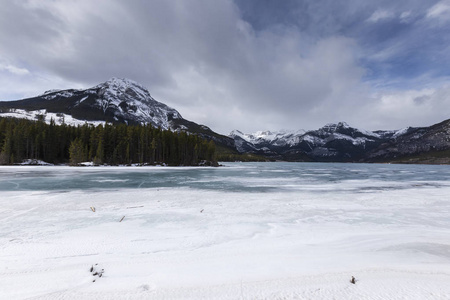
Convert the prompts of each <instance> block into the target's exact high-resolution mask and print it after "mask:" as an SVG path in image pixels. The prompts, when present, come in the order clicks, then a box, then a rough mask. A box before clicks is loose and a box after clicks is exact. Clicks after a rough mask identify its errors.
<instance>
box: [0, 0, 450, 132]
mask: <svg viewBox="0 0 450 300" xmlns="http://www.w3.org/2000/svg"><path fill="white" fill-rule="evenodd" d="M111 77H119V78H129V79H132V80H134V81H136V82H138V83H140V84H142V85H143V86H145V87H147V88H148V90H149V91H150V94H151V95H152V96H153V97H154V98H155V99H156V100H158V101H160V102H163V103H165V104H167V105H169V106H171V107H173V108H175V109H177V110H178V111H179V112H180V113H181V115H182V116H183V117H184V118H186V119H188V120H191V121H194V122H196V123H201V124H205V125H207V126H209V127H210V128H211V129H213V130H214V131H216V132H219V133H222V134H228V133H229V132H230V131H231V130H233V129H239V130H241V131H242V132H245V133H250V132H254V131H257V130H273V131H275V130H281V129H287V130H298V129H306V130H307V129H316V128H319V127H321V126H323V125H325V124H327V123H335V122H339V121H345V122H347V123H348V124H350V125H352V126H355V127H358V128H363V129H367V130H378V129H382V130H388V129H401V128H404V127H407V126H429V125H432V124H435V123H438V122H440V121H443V120H446V119H448V118H450V0H427V1H423V0H397V1H392V0H386V1H385V0H374V1H361V0H346V1H342V0H214V1H207V0H127V1H126V0H97V1H91V0H0V101H5V100H18V99H23V98H27V97H31V96H36V95H38V94H41V93H43V92H44V91H46V90H50V89H69V88H78V89H83V88H89V87H92V86H95V85H97V84H99V83H102V82H105V81H107V80H108V79H110V78H111Z"/></svg>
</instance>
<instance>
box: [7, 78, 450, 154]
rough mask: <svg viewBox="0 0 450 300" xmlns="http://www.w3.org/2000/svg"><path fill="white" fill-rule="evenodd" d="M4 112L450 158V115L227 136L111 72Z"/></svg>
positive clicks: (245, 150) (256, 147)
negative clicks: (431, 120) (377, 125)
mask: <svg viewBox="0 0 450 300" xmlns="http://www.w3.org/2000/svg"><path fill="white" fill-rule="evenodd" d="M0 117H14V118H27V119H42V120H45V121H46V122H50V120H53V121H54V122H55V123H57V124H61V123H66V124H70V125H80V124H84V123H86V122H87V123H91V124H94V125H97V124H101V123H105V122H110V123H125V124H129V125H137V124H151V125H152V126H155V127H160V128H162V129H165V130H171V131H186V132H189V133H191V134H198V135H200V136H201V137H203V138H206V139H208V140H213V141H214V142H215V143H216V144H217V145H218V146H219V148H221V149H222V151H225V152H227V153H232V154H236V155H237V156H236V155H234V156H233V157H234V158H235V159H236V158H237V159H239V155H256V156H258V157H260V158H264V159H268V160H286V161H318V162H320V161H323V162H410V163H450V159H449V157H450V153H448V152H450V120H446V121H443V122H441V123H439V124H436V125H433V126H430V127H420V128H413V127H408V128H405V129H401V130H391V131H381V130H379V131H367V130H362V129H357V128H354V127H351V126H349V125H348V124H347V123H345V122H339V123H337V124H327V125H325V126H323V127H322V128H319V129H317V130H309V131H306V130H298V131H277V132H274V131H258V132H256V133H253V134H244V133H242V132H241V131H239V130H234V131H232V132H231V133H230V134H229V135H228V136H225V135H222V134H219V133H216V132H214V131H212V130H211V129H210V128H209V127H207V126H205V125H200V124H197V123H195V122H192V121H189V120H186V119H184V118H183V117H182V116H181V114H180V113H179V112H178V111H177V110H175V109H174V108H171V107H169V106H167V105H165V104H163V103H161V102H158V101H156V100H155V99H154V98H153V97H152V96H151V95H150V93H149V91H148V90H147V89H146V88H145V87H143V86H142V85H140V84H138V83H136V82H134V81H132V80H129V79H119V78H112V79H110V80H108V81H106V82H104V83H101V84H99V85H96V86H94V87H92V88H89V89H85V90H75V89H68V90H51V91H47V92H45V93H44V94H42V95H39V96H36V97H32V98H27V99H22V100H15V101H0Z"/></svg>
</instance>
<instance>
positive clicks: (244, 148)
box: [229, 122, 406, 160]
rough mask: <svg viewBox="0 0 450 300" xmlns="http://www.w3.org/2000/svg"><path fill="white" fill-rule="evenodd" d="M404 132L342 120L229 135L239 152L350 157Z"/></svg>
mask: <svg viewBox="0 0 450 300" xmlns="http://www.w3.org/2000/svg"><path fill="white" fill-rule="evenodd" d="M405 132H406V131H390V132H384V131H377V132H372V131H368V130H363V129H358V128H354V127H351V126H350V125H348V124H347V123H345V122H339V123H329V124H326V125H325V126H323V127H321V128H319V129H317V130H309V131H305V130H298V131H288V130H282V131H257V132H255V133H251V134H245V133H242V132H241V131H239V130H234V131H232V132H231V133H230V135H229V136H230V137H231V138H233V139H234V140H235V144H236V147H237V149H238V151H240V152H255V153H260V154H266V155H267V154H269V153H270V154H272V153H276V154H277V155H278V156H280V157H281V158H282V159H285V158H286V157H289V158H292V157H298V155H299V153H300V154H301V153H303V154H305V155H307V156H308V157H310V158H314V159H316V158H327V157H329V158H331V157H333V158H336V157H340V158H339V159H342V160H351V159H353V158H355V157H360V156H361V155H362V153H363V152H365V151H367V150H370V149H373V148H375V147H377V146H379V145H380V144H381V143H382V142H384V141H387V140H388V139H390V138H392V137H393V136H394V137H396V136H400V135H402V134H404V133H405Z"/></svg>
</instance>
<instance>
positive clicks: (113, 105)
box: [0, 78, 234, 147]
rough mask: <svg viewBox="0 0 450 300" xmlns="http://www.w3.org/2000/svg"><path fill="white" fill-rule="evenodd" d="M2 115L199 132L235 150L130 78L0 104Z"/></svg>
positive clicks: (229, 140)
mask: <svg viewBox="0 0 450 300" xmlns="http://www.w3.org/2000/svg"><path fill="white" fill-rule="evenodd" d="M0 116H11V117H17V118H28V119H33V118H40V117H42V118H43V119H46V120H47V121H49V120H50V118H53V119H54V120H55V121H56V122H57V123H58V122H59V123H61V122H65V123H68V124H73V125H78V124H83V123H84V122H88V123H93V124H98V123H102V122H110V123H125V124H129V125H137V124H151V125H152V126H154V127H160V128H162V129H166V130H172V131H177V130H183V131H187V132H191V133H197V134H199V135H201V136H202V137H205V138H207V139H213V140H214V141H215V142H216V143H219V144H222V145H224V146H227V147H234V142H233V140H232V139H230V138H228V137H226V136H223V135H220V134H217V133H215V132H213V131H212V130H211V129H209V128H208V127H206V126H203V125H199V124H196V123H194V122H191V121H188V120H186V119H184V118H183V117H182V116H181V114H180V113H179V112H178V111H177V110H175V109H173V108H171V107H169V106H167V105H165V104H164V103H161V102H158V101H156V100H155V99H154V98H153V97H152V96H151V95H150V93H149V91H148V90H147V89H146V88H145V87H143V86H142V85H140V84H138V83H136V82H134V81H132V80H129V79H119V78H111V79H110V80H108V81H106V82H104V83H101V84H99V85H96V86H94V87H92V88H89V89H85V90H74V89H69V90H62V91H57V90H52V91H47V92H45V93H44V94H43V95H40V96H36V97H32V98H28V99H23V100H16V101H4V102H0Z"/></svg>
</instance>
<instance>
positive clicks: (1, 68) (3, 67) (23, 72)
mask: <svg viewBox="0 0 450 300" xmlns="http://www.w3.org/2000/svg"><path fill="white" fill-rule="evenodd" d="M1 71H7V72H9V73H12V74H14V75H27V74H30V71H28V70H27V69H25V68H19V67H16V66H13V65H0V72H1Z"/></svg>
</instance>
